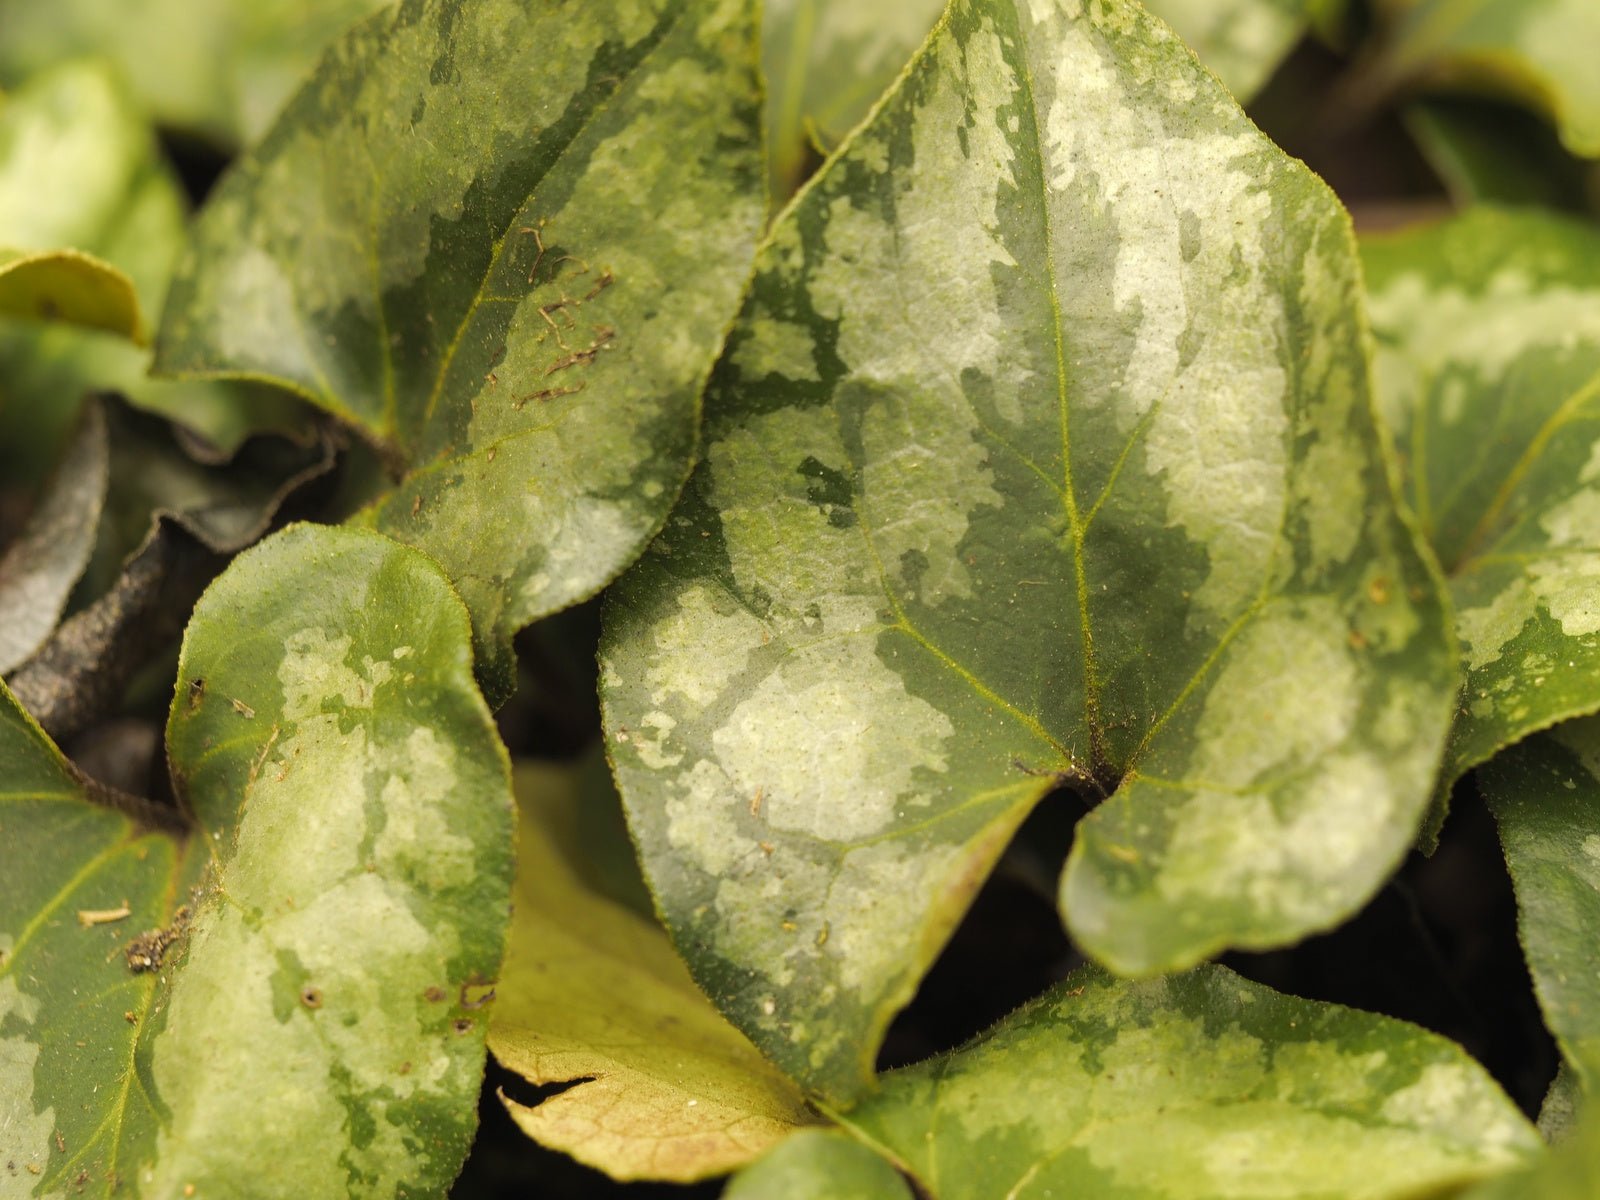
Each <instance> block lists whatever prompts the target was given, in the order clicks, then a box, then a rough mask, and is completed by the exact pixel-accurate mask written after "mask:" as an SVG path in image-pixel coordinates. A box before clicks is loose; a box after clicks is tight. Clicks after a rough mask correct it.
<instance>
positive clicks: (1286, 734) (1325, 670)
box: [1190, 597, 1361, 788]
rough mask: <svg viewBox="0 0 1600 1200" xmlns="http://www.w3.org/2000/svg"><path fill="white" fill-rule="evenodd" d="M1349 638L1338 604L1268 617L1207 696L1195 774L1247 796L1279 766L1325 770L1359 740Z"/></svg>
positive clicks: (1323, 601) (1307, 602) (1244, 640)
mask: <svg viewBox="0 0 1600 1200" xmlns="http://www.w3.org/2000/svg"><path fill="white" fill-rule="evenodd" d="M1347 633H1348V631H1347V627H1346V623H1345V619H1344V616H1343V614H1342V613H1341V612H1340V610H1339V606H1338V604H1337V603H1336V602H1335V601H1334V600H1332V599H1330V598H1328V597H1308V598H1305V599H1301V600H1297V601H1292V602H1291V601H1279V602H1277V603H1275V604H1273V605H1272V606H1271V607H1269V608H1266V609H1264V610H1262V612H1261V613H1260V614H1259V615H1258V616H1257V617H1256V619H1255V620H1254V621H1252V622H1251V623H1250V625H1249V626H1248V627H1246V629H1245V630H1244V632H1243V633H1241V634H1240V635H1239V637H1238V639H1237V640H1236V641H1235V642H1234V644H1233V645H1232V646H1231V647H1230V648H1229V650H1228V655H1227V660H1226V661H1225V663H1224V664H1223V666H1222V668H1221V670H1220V671H1219V672H1218V674H1217V678H1216V680H1215V682H1214V683H1213V684H1212V686H1211V687H1210V689H1209V690H1208V691H1207V693H1206V701H1205V708H1204V709H1203V710H1202V712H1201V716H1200V721H1199V725H1198V727H1197V728H1196V730H1195V734H1194V740H1195V743H1196V746H1197V749H1196V752H1195V754H1194V757H1193V760H1192V764H1191V767H1190V774H1192V775H1193V776H1195V777H1197V778H1198V779H1200V780H1203V781H1205V782H1207V783H1213V784H1221V785H1222V786H1224V787H1229V788H1234V787H1237V788H1246V787H1249V786H1251V785H1252V784H1255V783H1257V782H1258V781H1260V780H1261V779H1262V777H1263V776H1265V775H1266V774H1267V773H1268V772H1270V771H1272V770H1274V769H1277V768H1279V767H1284V766H1290V767H1293V766H1300V765H1302V764H1306V763H1310V762H1313V761H1316V760H1318V759H1320V758H1322V757H1323V756H1325V755H1327V754H1328V753H1329V752H1330V751H1331V750H1333V748H1334V747H1335V746H1337V745H1338V744H1339V743H1341V742H1343V741H1344V740H1345V739H1346V738H1347V737H1349V736H1350V733H1351V730H1352V729H1354V727H1355V721H1356V714H1357V711H1358V710H1359V708H1360V704H1361V690H1360V678H1359V675H1358V672H1357V669H1356V664H1355V661H1354V660H1353V658H1352V656H1351V654H1350V652H1349V650H1347V649H1346V648H1345V647H1346V645H1347Z"/></svg>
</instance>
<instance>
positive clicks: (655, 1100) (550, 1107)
mask: <svg viewBox="0 0 1600 1200" xmlns="http://www.w3.org/2000/svg"><path fill="white" fill-rule="evenodd" d="M517 797H518V805H519V808H520V809H521V812H522V828H521V836H520V838H519V850H518V855H519V862H518V865H517V888H516V895H515V913H516V916H515V918H514V920H513V923H512V935H511V945H510V949H509V950H508V952H507V956H506V967H505V971H504V974H503V978H502V982H501V984H500V987H499V999H498V1002H497V1004H496V1007H495V1014H494V1020H493V1022H492V1024H491V1026H490V1030H489V1048H490V1049H491V1050H492V1051H493V1052H494V1056H495V1058H496V1059H498V1060H499V1061H500V1062H501V1064H502V1065H504V1066H506V1067H508V1068H510V1069H511V1070H513V1071H516V1072H517V1073H518V1074H520V1075H522V1076H524V1077H525V1078H526V1079H528V1081H529V1082H531V1083H534V1084H550V1083H566V1082H568V1081H571V1080H578V1081H580V1082H578V1083H577V1084H576V1085H575V1086H573V1087H571V1088H568V1089H567V1090H565V1091H563V1092H561V1093H560V1094H558V1095H555V1096H552V1097H550V1098H549V1099H546V1100H544V1101H543V1102H541V1103H539V1104H537V1105H534V1106H528V1105H524V1104H519V1103H517V1102H516V1101H514V1100H511V1099H509V1098H508V1099H506V1100H505V1103H506V1107H507V1108H509V1109H510V1110H511V1115H512V1116H513V1117H514V1118H515V1119H516V1121H517V1124H518V1125H520V1126H521V1127H522V1129H523V1131H524V1132H526V1133H527V1134H528V1136H529V1137H531V1138H533V1139H535V1140H536V1141H538V1142H540V1143H542V1144H544V1145H546V1146H550V1147H553V1148H554V1149H558V1150H564V1151H566V1152H567V1153H569V1154H571V1155H572V1156H573V1157H575V1158H577V1159H578V1160H579V1161H581V1162H585V1163H588V1164H589V1165H590V1166H593V1167H597V1168H599V1169H600V1170H602V1171H605V1172H606V1173H607V1174H609V1175H611V1176H612V1177H613V1178H617V1179H665V1180H672V1181H675V1182H687V1181H690V1180H694V1179H703V1178H706V1177H708V1176H712V1175H721V1174H725V1173H727V1172H728V1171H730V1170H733V1169H734V1168H736V1167H740V1166H743V1165H744V1164H745V1163H747V1162H749V1161H750V1160H751V1159H753V1158H755V1157H757V1156H758V1155H760V1154H761V1153H762V1152H763V1151H765V1150H767V1149H768V1148H769V1147H771V1146H773V1145H774V1144H776V1143H777V1142H779V1141H781V1140H782V1139H783V1138H784V1136H785V1135H786V1134H788V1133H789V1131H790V1130H791V1129H793V1128H794V1127H796V1126H797V1125H801V1124H805V1123H807V1122H808V1121H810V1120H811V1119H812V1118H810V1117H809V1116H808V1115H807V1113H806V1110H805V1103H804V1100H803V1099H802V1097H801V1095H800V1093H799V1091H798V1090H797V1089H796V1088H795V1086H794V1085H793V1084H791V1083H790V1082H789V1081H788V1080H787V1079H785V1078H784V1077H783V1076H782V1075H780V1074H779V1073H778V1071H777V1070H776V1069H775V1068H774V1067H773V1066H772V1064H771V1063H769V1062H767V1061H766V1060H765V1059H764V1058H762V1057H761V1055H760V1054H759V1053H758V1052H757V1050H756V1048H755V1047H754V1046H752V1045H751V1044H750V1043H749V1042H748V1041H747V1040H746V1039H745V1037H744V1035H743V1034H741V1033H740V1032H739V1031H738V1030H736V1029H735V1028H733V1026H731V1025H729V1024H728V1023H727V1021H726V1020H724V1019H723V1018H722V1016H721V1015H720V1014H718V1012H717V1010H716V1009H715V1008H713V1007H712V1006H711V1004H710V1002H709V1001H708V1000H707V999H706V998H705V996H704V995H702V994H701V992H700V990H699V989H698V988H696V987H695V985H694V981H693V980H692V979H691V978H690V977H689V972H688V970H687V969H686V968H685V967H684V965H683V962H682V961H681V960H680V959H679V958H678V956H677V953H676V952H675V951H674V950H673V949H672V945H671V943H670V942H668V940H667V935H666V932H665V931H664V930H663V929H662V928H661V927H660V926H659V925H658V924H657V923H656V922H655V921H654V920H653V919H652V918H651V916H650V914H649V912H648V910H646V911H644V912H640V911H638V910H637V909H635V908H633V907H631V906H629V905H628V904H626V903H625V902H624V901H623V900H621V899H619V898H618V896H619V894H620V895H627V894H629V893H631V892H633V891H635V890H636V889H637V888H638V887H639V884H638V882H637V868H636V867H634V865H633V860H632V848H631V847H630V845H629V843H628V835H627V831H626V829H625V827H624V826H623V823H622V814H621V809H620V807H619V806H618V803H617V799H616V794H615V792H614V790H613V789H612V787H611V781H610V777H609V775H608V773H607V771H606V768H605V765H604V763H603V762H599V761H594V762H591V763H589V764H588V765H587V766H586V767H584V768H581V769H573V768H567V767H555V766H543V765H539V764H534V763H528V764H524V765H522V766H520V767H519V768H518V770H517ZM608 816H609V818H610V820H609V821H608V820H607V819H606V818H607V817H608ZM608 865H610V866H613V867H621V868H622V869H623V870H621V871H616V872H615V873H616V874H623V873H624V871H625V872H627V873H631V874H632V875H633V879H632V880H629V879H627V878H625V877H624V878H622V879H608V878H607V877H606V876H607V875H608V874H609V873H610V872H608V871H607V867H608ZM630 884H631V886H629V885H630Z"/></svg>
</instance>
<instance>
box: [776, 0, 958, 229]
mask: <svg viewBox="0 0 1600 1200" xmlns="http://www.w3.org/2000/svg"><path fill="white" fill-rule="evenodd" d="M944 7H945V0H767V3H766V6H765V9H764V10H763V12H762V18H761V67H762V73H763V74H764V75H765V76H766V80H767V101H766V103H767V173H768V186H769V188H770V189H771V193H772V196H773V198H774V199H775V200H777V201H780V202H781V201H782V200H784V199H786V198H787V197H788V196H790V195H791V194H793V192H794V190H795V189H796V188H797V187H799V186H800V183H801V181H802V180H803V178H804V176H805V168H806V160H807V158H808V157H809V156H810V154H811V153H813V152H814V151H820V152H821V153H824V154H826V153H827V152H828V151H830V150H832V149H833V148H834V147H835V146H837V145H838V144H839V143H840V142H841V141H843V140H844V136H845V134H847V133H849V132H850V130H851V129H853V128H854V127H855V126H856V125H857V124H858V123H859V122H860V121H861V119H862V118H863V117H865V116H866V115H867V110H868V109H869V108H871V107H872V105H873V103H874V102H875V101H876V100H877V99H878V97H879V96H881V95H882V94H883V93H884V91H885V90H886V89H887V88H888V87H889V85H890V84H891V83H893V82H894V78H895V76H896V75H898V74H899V73H900V72H901V71H902V70H903V69H904V68H905V65H906V62H907V61H908V60H909V59H910V58H911V55H912V53H913V52H914V51H915V50H916V48H917V47H918V46H919V45H921V44H922V41H923V39H925V38H926V37H927V36H928V31H929V30H931V29H932V28H933V25H934V22H935V21H937V20H938V18H939V14H940V13H942V12H943V11H944Z"/></svg>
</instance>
